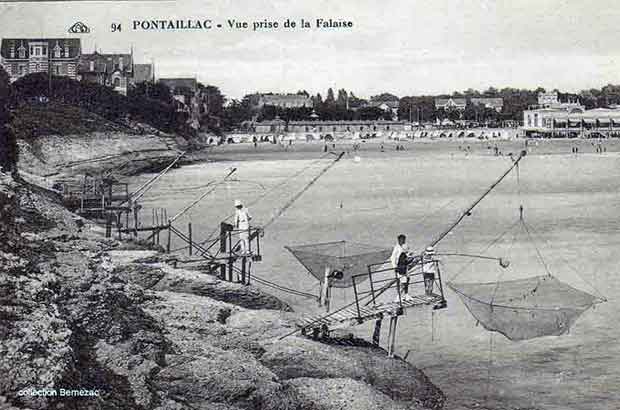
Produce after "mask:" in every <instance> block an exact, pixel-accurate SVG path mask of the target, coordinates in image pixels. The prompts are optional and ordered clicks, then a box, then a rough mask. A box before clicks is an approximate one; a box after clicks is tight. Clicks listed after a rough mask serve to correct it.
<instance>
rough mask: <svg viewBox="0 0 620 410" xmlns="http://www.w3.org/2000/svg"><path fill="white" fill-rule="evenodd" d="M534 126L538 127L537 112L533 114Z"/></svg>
mask: <svg viewBox="0 0 620 410" xmlns="http://www.w3.org/2000/svg"><path fill="white" fill-rule="evenodd" d="M534 127H538V114H534Z"/></svg>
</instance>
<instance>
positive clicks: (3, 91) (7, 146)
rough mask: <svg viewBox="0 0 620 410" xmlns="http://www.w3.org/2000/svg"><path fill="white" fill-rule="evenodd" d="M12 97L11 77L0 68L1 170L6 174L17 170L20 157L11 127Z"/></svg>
mask: <svg viewBox="0 0 620 410" xmlns="http://www.w3.org/2000/svg"><path fill="white" fill-rule="evenodd" d="M10 97H11V86H10V84H9V75H8V74H7V73H6V71H4V68H2V67H0V168H2V170H3V171H5V172H11V171H15V170H16V166H17V156H18V150H17V143H16V141H15V134H14V133H13V132H12V130H11V128H10V126H9V123H10V119H11V116H10V111H9V101H10Z"/></svg>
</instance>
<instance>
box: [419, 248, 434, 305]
mask: <svg viewBox="0 0 620 410" xmlns="http://www.w3.org/2000/svg"><path fill="white" fill-rule="evenodd" d="M434 257H435V248H433V247H432V246H429V247H428V248H426V251H424V254H423V255H422V274H423V276H424V288H425V293H426V295H427V296H431V295H432V294H433V283H434V282H435V270H436V266H435V263H436V261H435V260H434Z"/></svg>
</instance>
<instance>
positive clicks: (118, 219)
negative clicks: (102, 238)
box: [116, 212, 122, 241]
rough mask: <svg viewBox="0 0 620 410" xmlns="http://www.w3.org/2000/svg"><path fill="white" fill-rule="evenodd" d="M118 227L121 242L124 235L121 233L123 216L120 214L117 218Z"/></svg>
mask: <svg viewBox="0 0 620 410" xmlns="http://www.w3.org/2000/svg"><path fill="white" fill-rule="evenodd" d="M116 226H117V228H118V240H119V241H120V240H121V239H122V233H121V214H120V212H119V213H118V216H117V218H116Z"/></svg>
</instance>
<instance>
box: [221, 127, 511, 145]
mask: <svg viewBox="0 0 620 410" xmlns="http://www.w3.org/2000/svg"><path fill="white" fill-rule="evenodd" d="M519 136H520V135H519V130H518V129H514V128H508V129H481V128H477V129H465V130H458V129H457V130H455V129H419V130H409V131H404V130H403V131H386V130H383V131H372V130H369V131H366V132H364V131H353V132H351V131H336V132H333V131H331V132H329V131H328V132H318V131H315V132H306V131H304V132H267V133H255V132H239V133H231V134H228V135H226V136H225V137H222V138H221V139H220V138H218V137H211V138H210V140H209V143H210V144H221V143H257V144H258V143H264V142H269V143H274V144H277V143H287V144H290V143H293V142H315V141H323V142H330V141H347V140H349V141H365V140H377V141H389V140H391V141H406V140H416V139H430V140H435V139H478V140H491V139H504V140H510V139H514V138H518V137H519Z"/></svg>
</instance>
